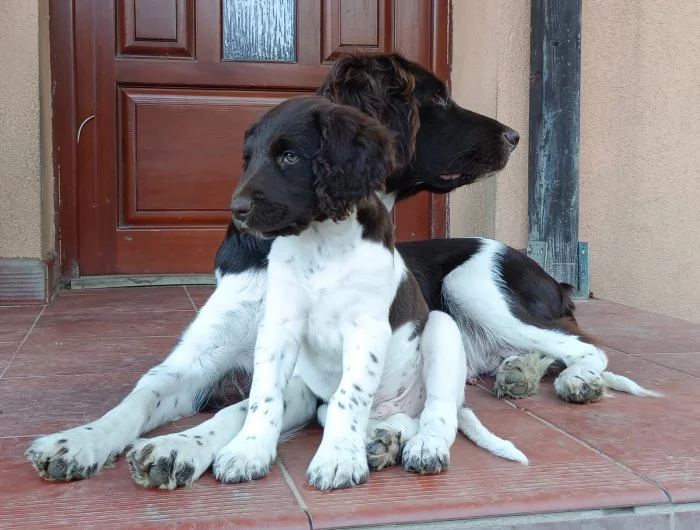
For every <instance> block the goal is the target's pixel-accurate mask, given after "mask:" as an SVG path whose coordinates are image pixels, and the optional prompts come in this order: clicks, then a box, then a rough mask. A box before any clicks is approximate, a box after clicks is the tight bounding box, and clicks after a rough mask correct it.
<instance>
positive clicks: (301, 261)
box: [267, 219, 420, 401]
mask: <svg viewBox="0 0 700 530" xmlns="http://www.w3.org/2000/svg"><path fill="white" fill-rule="evenodd" d="M405 274H406V267H405V265H404V263H403V260H402V259H401V257H400V256H399V255H398V254H395V253H394V252H393V251H392V250H390V249H388V248H386V247H385V246H384V245H382V244H381V243H378V242H374V241H369V240H366V239H362V226H361V225H360V224H359V223H358V222H357V221H356V220H355V219H349V220H347V221H343V222H341V223H333V222H330V221H326V222H323V223H316V224H314V225H313V226H312V227H311V228H310V229H308V230H306V231H305V232H304V233H302V234H301V235H299V236H291V237H285V238H279V239H277V240H275V242H274V244H273V246H272V250H271V252H270V257H269V268H268V302H267V307H268V309H267V310H268V311H275V308H274V306H271V305H270V304H273V303H274V304H281V306H280V310H282V311H285V313H287V315H288V316H287V318H291V319H294V320H297V319H298V321H300V325H299V328H300V330H301V336H300V350H299V357H298V361H297V366H296V374H297V375H299V376H301V377H302V378H303V379H304V381H305V383H306V384H307V385H308V386H309V387H310V388H311V389H312V390H313V392H314V393H315V394H316V395H318V396H319V397H320V398H321V399H323V400H325V401H327V400H329V399H330V397H331V396H332V394H333V393H334V392H335V391H336V389H337V387H338V384H339V383H340V380H341V377H342V375H343V367H344V363H345V364H347V363H352V362H354V361H355V359H354V358H353V355H352V352H348V351H345V352H344V345H345V344H346V343H347V339H348V334H351V333H357V334H359V333H362V332H363V329H361V328H360V327H359V326H360V325H361V324H360V323H361V322H362V321H364V320H365V319H367V318H370V319H372V320H376V321H382V320H384V321H388V316H389V310H390V307H391V303H392V302H393V300H394V297H395V295H396V291H397V288H398V286H399V284H400V282H401V281H402V279H403V278H404V276H405ZM273 300H275V301H274V302H273ZM417 344H418V339H417V338H416V337H415V336H413V333H412V328H411V324H407V325H405V326H402V327H401V328H399V329H398V330H396V333H394V334H393V335H392V338H391V341H390V342H389V350H391V351H388V352H386V361H387V363H386V364H385V366H386V369H385V373H386V375H387V376H388V377H382V384H381V385H380V388H379V389H378V392H377V395H376V396H375V401H378V400H379V401H382V400H388V399H391V398H395V397H396V396H397V395H398V394H400V393H401V392H399V390H401V389H405V388H409V386H410V382H409V381H408V380H409V379H411V378H413V377H416V376H417V374H416V370H419V369H420V366H419V363H418V362H417V360H416V356H417V350H418V348H417ZM344 354H345V355H344ZM390 358H394V359H390ZM368 370H370V371H371V367H369V368H368Z"/></svg>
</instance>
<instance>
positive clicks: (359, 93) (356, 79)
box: [316, 53, 420, 166]
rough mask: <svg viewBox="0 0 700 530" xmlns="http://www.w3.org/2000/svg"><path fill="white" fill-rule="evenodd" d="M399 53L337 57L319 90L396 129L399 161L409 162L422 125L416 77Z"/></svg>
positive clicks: (405, 163) (321, 93) (413, 153)
mask: <svg viewBox="0 0 700 530" xmlns="http://www.w3.org/2000/svg"><path fill="white" fill-rule="evenodd" d="M408 68H409V63H408V61H407V60H406V59H404V58H403V57H401V56H400V55H398V54H395V53H394V54H388V55H370V54H365V53H357V54H347V55H343V56H342V57H340V58H339V59H337V60H336V61H335V62H334V63H333V66H332V68H331V71H330V73H329V74H328V76H327V77H326V80H325V81H324V83H323V84H322V85H321V87H320V88H319V89H318V91H317V92H316V94H317V95H319V96H323V97H324V98H325V99H327V100H328V101H332V102H333V103H340V104H341V105H350V106H351V107H354V108H356V109H359V110H361V111H362V112H364V113H365V114H369V115H370V116H372V117H374V118H376V119H377V120H379V122H380V123H382V124H384V125H386V126H387V127H388V128H389V129H390V130H391V131H394V132H395V133H396V135H397V136H396V138H395V140H396V148H397V162H398V163H399V164H400V165H403V166H405V165H408V164H409V162H410V160H411V159H412V158H413V156H414V155H415V148H416V136H417V134H418V129H419V128H420V119H419V115H418V102H417V100H416V97H415V94H414V91H415V88H416V80H415V78H414V76H413V75H412V74H411V73H410V72H409V69H408Z"/></svg>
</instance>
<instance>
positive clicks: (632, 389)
mask: <svg viewBox="0 0 700 530" xmlns="http://www.w3.org/2000/svg"><path fill="white" fill-rule="evenodd" d="M601 377H602V378H603V381H604V382H605V384H606V386H607V387H608V388H611V389H612V390H617V391H618V392H627V393H629V394H634V395H635V396H647V397H663V394H662V393H661V392H656V391H654V390H647V389H646V388H643V387H641V386H639V385H638V384H637V383H635V382H634V381H632V380H631V379H630V378H629V377H625V376H624V375H617V374H614V373H612V372H603V373H602V374H601Z"/></svg>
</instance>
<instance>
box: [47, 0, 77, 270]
mask: <svg viewBox="0 0 700 530" xmlns="http://www.w3.org/2000/svg"><path fill="white" fill-rule="evenodd" d="M74 36H75V20H74V9H73V2H72V1H70V2H66V1H65V0H49V39H50V47H51V52H50V53H51V88H52V90H51V108H52V111H53V123H52V135H53V175H54V190H55V191H54V206H55V211H56V216H55V224H56V242H55V244H56V247H55V248H56V254H57V255H58V259H59V261H60V267H61V277H62V280H63V281H67V280H69V279H70V278H71V277H72V276H77V275H78V193H77V192H78V186H77V184H78V178H77V177H78V173H77V159H78V144H77V141H76V134H77V130H78V124H77V120H78V118H77V116H76V96H77V90H76V86H75V81H76V79H75V41H74Z"/></svg>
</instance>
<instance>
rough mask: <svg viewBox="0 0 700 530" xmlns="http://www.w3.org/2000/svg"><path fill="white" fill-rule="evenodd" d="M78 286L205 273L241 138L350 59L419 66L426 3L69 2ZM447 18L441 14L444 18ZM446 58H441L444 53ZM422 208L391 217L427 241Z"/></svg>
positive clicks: (430, 19)
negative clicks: (99, 279)
mask: <svg viewBox="0 0 700 530" xmlns="http://www.w3.org/2000/svg"><path fill="white" fill-rule="evenodd" d="M74 2H75V20H76V34H75V44H76V54H77V57H76V85H77V109H78V117H77V119H78V122H79V123H80V122H83V120H84V119H85V118H86V117H89V116H91V115H93V116H94V120H91V121H90V120H88V121H87V122H86V125H85V130H84V131H82V132H81V139H80V143H79V145H78V170H79V175H78V179H79V193H78V197H79V199H78V200H79V211H78V219H79V238H78V247H79V256H78V259H79V266H80V273H81V274H82V275H99V274H154V273H162V274H168V273H200V272H210V271H211V269H212V264H213V257H214V253H215V251H216V248H217V247H218V245H219V244H220V242H221V240H222V238H223V237H224V234H225V229H226V225H227V224H228V221H229V219H230V213H229V210H228V204H229V201H230V197H231V194H232V192H233V190H234V188H235V186H236V183H237V179H238V177H239V175H240V168H241V145H242V140H243V134H244V132H245V130H246V129H247V128H248V126H249V125H250V124H251V123H253V122H254V121H255V120H256V119H257V118H258V117H259V116H260V115H262V114H263V113H264V112H265V111H266V110H267V109H269V108H270V107H272V106H274V105H276V104H278V103H279V102H280V101H283V100H284V99H286V98H289V97H295V96H298V95H302V94H312V93H313V92H314V91H315V89H316V88H317V87H318V86H319V85H320V84H321V82H322V81H323V79H324V78H325V76H326V74H327V73H328V71H329V68H330V64H331V63H332V61H333V60H335V59H336V58H337V57H339V56H340V55H342V54H343V53H346V52H347V51H348V50H350V49H356V48H362V49H366V50H370V51H391V50H394V49H395V50H399V51H402V52H404V53H405V55H406V56H407V57H409V58H411V59H414V60H418V61H420V62H422V63H423V64H424V65H426V66H428V67H430V66H431V64H433V63H435V60H434V53H435V50H434V48H435V46H434V44H433V43H434V42H436V38H435V35H434V34H433V33H431V28H432V27H433V23H434V21H435V16H436V13H439V12H440V13H442V11H439V10H436V9H435V5H436V3H439V4H441V3H442V2H440V0H435V1H433V2H431V1H430V0H296V1H295V0H196V1H195V0H113V1H107V0H101V1H99V2H96V1H94V0H74ZM444 13H446V11H444ZM445 53H446V51H445ZM432 212H433V201H432V200H431V197H430V196H428V195H425V196H421V197H418V198H415V199H412V200H411V201H408V202H407V203H405V204H402V205H400V206H399V208H398V209H397V213H396V220H397V234H398V236H399V238H400V239H404V240H406V239H420V238H428V237H430V236H431V234H432V233H431V215H432Z"/></svg>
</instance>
